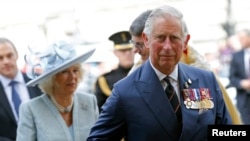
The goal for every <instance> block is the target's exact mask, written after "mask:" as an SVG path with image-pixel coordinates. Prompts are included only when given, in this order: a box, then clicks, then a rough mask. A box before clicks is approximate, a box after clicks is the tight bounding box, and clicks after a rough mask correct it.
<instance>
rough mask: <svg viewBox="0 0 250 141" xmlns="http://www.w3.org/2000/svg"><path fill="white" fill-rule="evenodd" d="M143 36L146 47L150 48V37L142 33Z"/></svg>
mask: <svg viewBox="0 0 250 141" xmlns="http://www.w3.org/2000/svg"><path fill="white" fill-rule="evenodd" d="M141 36H142V39H143V42H144V45H145V47H146V48H148V36H147V35H146V34H145V33H144V32H142V34H141Z"/></svg>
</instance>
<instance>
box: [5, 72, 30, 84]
mask: <svg viewBox="0 0 250 141" xmlns="http://www.w3.org/2000/svg"><path fill="white" fill-rule="evenodd" d="M0 80H1V82H2V84H3V86H4V87H5V86H8V85H9V84H10V81H11V80H12V79H9V78H7V77H5V76H3V75H0ZM13 80H15V81H16V82H18V83H25V81H24V78H23V75H22V73H21V71H17V74H16V76H15V77H14V79H13Z"/></svg>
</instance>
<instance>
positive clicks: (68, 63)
mask: <svg viewBox="0 0 250 141" xmlns="http://www.w3.org/2000/svg"><path fill="white" fill-rule="evenodd" d="M94 52H95V48H92V49H90V50H88V51H86V52H84V53H83V54H80V55H77V56H76V57H74V58H72V59H70V60H67V61H66V62H65V63H63V64H61V65H59V66H58V67H55V68H53V69H52V70H50V71H48V72H46V73H44V74H41V75H39V76H38V77H36V78H35V79H33V80H30V81H29V82H27V83H26V85H27V86H35V85H37V84H38V83H39V82H41V81H43V80H45V79H47V78H48V77H50V76H53V75H55V74H57V73H58V72H60V71H63V70H65V69H66V68H68V67H70V66H72V65H74V64H77V63H82V62H84V61H86V60H87V59H88V58H89V57H90V56H92V54H93V53H94Z"/></svg>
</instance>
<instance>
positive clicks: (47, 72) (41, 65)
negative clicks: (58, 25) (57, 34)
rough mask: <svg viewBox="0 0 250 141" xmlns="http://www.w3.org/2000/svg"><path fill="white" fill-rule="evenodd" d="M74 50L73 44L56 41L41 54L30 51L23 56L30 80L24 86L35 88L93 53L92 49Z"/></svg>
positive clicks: (93, 49)
mask: <svg viewBox="0 0 250 141" xmlns="http://www.w3.org/2000/svg"><path fill="white" fill-rule="evenodd" d="M76 48H77V47H76V46H74V45H73V44H70V43H67V42H65V41H58V42H55V43H53V44H52V45H50V46H49V47H48V48H47V49H46V50H45V51H43V52H32V51H31V50H30V54H29V55H25V62H26V65H27V67H26V68H27V69H26V73H27V75H28V77H29V78H31V79H32V80H31V81H29V82H28V83H27V84H26V85H27V86H35V85H36V84H38V83H40V82H42V81H44V80H45V79H47V78H48V77H51V76H53V75H55V74H57V73H58V72H60V71H63V70H65V69H67V68H68V67H70V66H72V65H74V64H77V63H82V62H84V61H86V60H87V59H88V58H89V57H90V56H91V55H92V54H93V53H94V52H95V48H93V47H92V48H81V49H77V51H76ZM37 70H39V71H37Z"/></svg>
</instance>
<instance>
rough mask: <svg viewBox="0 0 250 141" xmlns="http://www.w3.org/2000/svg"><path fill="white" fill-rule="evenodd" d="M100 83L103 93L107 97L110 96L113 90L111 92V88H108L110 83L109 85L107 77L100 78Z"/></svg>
mask: <svg viewBox="0 0 250 141" xmlns="http://www.w3.org/2000/svg"><path fill="white" fill-rule="evenodd" d="M98 83H99V86H100V88H101V90H102V92H103V93H104V94H105V95H106V96H110V94H111V90H110V88H109V86H108V83H107V81H106V79H105V77H103V76H100V77H99V79H98Z"/></svg>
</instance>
